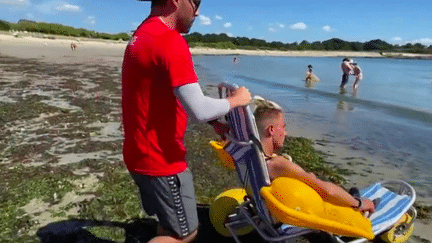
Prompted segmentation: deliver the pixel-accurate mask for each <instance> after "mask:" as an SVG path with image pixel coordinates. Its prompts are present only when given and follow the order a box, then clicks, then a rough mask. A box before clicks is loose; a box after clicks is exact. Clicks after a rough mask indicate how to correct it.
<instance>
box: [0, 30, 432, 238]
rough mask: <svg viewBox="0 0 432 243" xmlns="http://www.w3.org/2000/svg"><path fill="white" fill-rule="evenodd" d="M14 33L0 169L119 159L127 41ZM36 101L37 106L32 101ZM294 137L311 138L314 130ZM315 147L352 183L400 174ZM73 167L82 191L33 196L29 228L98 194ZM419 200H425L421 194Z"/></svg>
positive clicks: (1, 69) (0, 46)
mask: <svg viewBox="0 0 432 243" xmlns="http://www.w3.org/2000/svg"><path fill="white" fill-rule="evenodd" d="M18 36H19V37H15V36H14V35H13V34H12V33H9V32H4V33H1V32H0V60H1V62H0V74H1V76H0V87H1V90H0V101H1V102H2V103H4V104H5V105H4V107H3V108H4V109H13V110H16V111H17V112H16V117H7V118H4V120H1V122H2V123H0V128H2V132H0V140H1V141H3V142H2V144H0V149H2V151H3V152H2V153H3V155H2V157H0V165H1V166H2V169H11V170H16V168H18V167H17V165H16V164H17V162H21V163H22V165H23V166H24V168H26V167H38V166H43V165H55V166H59V167H60V166H62V165H67V164H73V163H79V162H82V161H85V160H87V161H91V160H95V161H97V160H104V161H106V162H108V163H121V161H122V154H121V146H122V132H121V108H120V104H121V86H120V71H121V63H122V59H123V52H124V48H125V47H126V44H127V43H126V42H118V41H117V42H116V41H97V40H89V39H84V38H65V37H62V38H56V39H50V38H43V36H36V35H33V34H30V33H21V34H18ZM71 42H73V43H75V44H77V49H76V50H75V51H73V50H71V48H70V44H71ZM191 52H192V54H193V55H269V56H270V55H271V56H317V57H327V56H332V57H345V56H346V57H377V58H378V57H382V55H381V54H379V53H375V52H325V51H287V52H282V51H249V50H215V49H207V48H193V49H191ZM407 56H412V55H408V54H407ZM415 57H418V56H415ZM197 74H198V76H199V77H200V80H201V81H200V82H201V85H202V86H203V87H204V89H205V90H206V92H208V93H210V94H212V95H214V94H215V90H216V89H215V85H217V83H215V82H214V80H209V79H206V77H205V71H204V70H197ZM33 103H38V104H42V105H41V106H32V104H33ZM23 107H26V108H23ZM22 109H27V111H29V114H27V113H26V114H23V112H24V111H25V110H22ZM101 111H103V112H101ZM298 135H302V136H304V137H307V138H310V139H312V140H314V139H315V138H314V137H313V134H298ZM315 147H316V149H317V150H319V151H322V152H324V153H326V154H328V156H327V158H326V160H328V161H329V162H330V163H333V164H338V165H339V166H340V167H341V168H345V169H349V170H351V171H353V172H354V174H352V175H349V176H346V179H347V180H348V184H349V185H350V186H351V185H355V186H359V187H362V186H366V185H369V184H370V183H372V182H374V181H379V180H382V179H386V178H388V177H391V178H403V176H402V175H401V174H400V173H402V172H400V171H398V170H397V168H394V167H390V166H388V165H385V164H380V163H379V162H377V161H372V160H369V159H367V158H364V157H363V156H362V154H361V152H359V154H353V151H350V150H349V149H348V148H345V147H343V146H340V145H338V144H328V143H325V142H318V143H317V144H316V146H315ZM14 149H15V152H16V150H18V149H21V150H22V151H23V152H22V153H21V155H20V156H16V154H15V155H14V153H13V152H11V151H13V150H14ZM12 155H14V156H16V157H14V156H12ZM371 167H373V168H374V169H373V172H372V170H371ZM3 173H7V171H4V172H3ZM71 173H73V174H74V175H76V176H80V178H81V179H79V180H76V182H75V183H76V185H79V188H80V189H79V190H78V191H77V192H74V193H71V194H68V195H67V196H66V197H64V198H66V199H67V200H69V201H67V202H66V201H61V202H57V203H47V202H42V201H38V200H32V201H31V203H30V204H28V205H25V206H24V207H23V210H24V211H25V214H24V215H27V216H31V217H33V218H34V219H36V220H37V222H39V224H38V226H37V227H36V226H35V227H30V226H29V227H30V228H31V230H30V232H32V233H33V234H34V233H36V231H37V230H38V228H39V227H42V226H45V225H47V224H49V223H52V222H56V221H59V220H64V219H67V217H68V216H70V215H74V214H76V212H77V210H78V209H77V208H75V207H72V208H71V209H70V210H69V211H68V212H67V213H66V214H65V215H57V216H53V215H52V214H50V213H49V211H50V210H51V211H52V210H56V209H59V208H62V207H65V206H66V205H69V203H71V202H73V203H76V204H78V203H80V202H82V201H85V200H90V199H92V198H94V197H96V195H95V194H92V193H89V192H92V191H93V189H94V187H95V186H96V184H97V183H98V181H99V179H98V176H101V175H100V174H98V173H100V172H98V171H97V170H93V169H77V170H75V171H72V172H71ZM54 197H56V196H54ZM54 200H55V199H54ZM418 201H419V202H421V203H424V204H428V202H425V201H422V198H418ZM428 206H430V205H428ZM430 227H431V226H430V220H429V221H428V220H417V221H416V226H415V230H414V233H413V236H412V237H411V238H410V240H409V241H408V242H432V232H431V231H430Z"/></svg>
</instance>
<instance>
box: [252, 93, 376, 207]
mask: <svg viewBox="0 0 432 243" xmlns="http://www.w3.org/2000/svg"><path fill="white" fill-rule="evenodd" d="M256 104H257V105H256V109H255V111H254V116H255V120H256V124H257V128H258V132H259V135H260V139H261V145H262V150H263V154H264V157H265V160H266V161H267V167H268V172H269V175H270V179H271V180H274V179H276V178H278V177H290V178H294V179H297V180H299V181H301V182H303V183H305V184H307V185H308V186H310V187H312V188H313V189H314V190H315V191H316V192H317V193H318V194H320V196H321V197H322V198H325V199H326V200H327V201H329V202H331V203H333V204H335V205H339V206H344V207H352V208H354V209H356V210H359V211H360V212H362V213H365V212H368V213H372V212H373V211H374V210H375V205H374V203H375V204H379V201H375V202H372V201H371V200H369V199H368V198H360V192H359V190H358V189H357V188H355V187H354V188H351V189H350V191H349V192H346V191H345V190H344V189H343V188H341V187H339V186H338V185H336V184H333V183H331V182H326V181H323V180H321V179H319V178H317V177H316V176H315V175H314V174H313V173H308V172H306V171H305V170H303V169H302V168H301V167H300V166H298V165H297V164H295V163H294V162H293V161H292V158H291V156H289V155H286V156H281V155H278V154H276V153H277V151H278V150H280V149H282V147H283V144H284V141H285V137H286V136H287V132H286V125H285V119H284V115H283V110H282V108H281V107H280V106H279V105H278V104H276V103H274V102H271V101H267V100H261V101H258V102H256Z"/></svg>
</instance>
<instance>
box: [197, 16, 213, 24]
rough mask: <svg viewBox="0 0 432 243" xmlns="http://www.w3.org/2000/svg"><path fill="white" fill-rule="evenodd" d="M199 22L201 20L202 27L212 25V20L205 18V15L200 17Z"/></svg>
mask: <svg viewBox="0 0 432 243" xmlns="http://www.w3.org/2000/svg"><path fill="white" fill-rule="evenodd" d="M199 20H200V23H201V24H202V25H211V24H212V22H211V19H210V18H209V17H206V16H204V15H200V16H199Z"/></svg>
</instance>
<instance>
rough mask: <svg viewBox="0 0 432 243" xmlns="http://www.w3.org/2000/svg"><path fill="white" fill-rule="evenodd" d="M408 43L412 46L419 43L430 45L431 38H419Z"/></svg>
mask: <svg viewBox="0 0 432 243" xmlns="http://www.w3.org/2000/svg"><path fill="white" fill-rule="evenodd" d="M409 42H410V43H413V44H416V43H420V44H422V45H432V39H431V38H420V39H416V40H412V41H409Z"/></svg>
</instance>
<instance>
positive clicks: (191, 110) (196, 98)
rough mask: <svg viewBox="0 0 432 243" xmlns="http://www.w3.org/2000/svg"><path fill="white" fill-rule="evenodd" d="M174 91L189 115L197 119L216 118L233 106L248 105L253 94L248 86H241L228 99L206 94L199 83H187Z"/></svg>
mask: <svg viewBox="0 0 432 243" xmlns="http://www.w3.org/2000/svg"><path fill="white" fill-rule="evenodd" d="M174 93H175V95H176V96H177V98H178V99H179V100H180V102H181V103H182V105H183V107H184V108H185V109H186V111H187V113H188V115H189V116H190V117H191V118H192V119H194V120H197V121H211V120H215V119H217V118H219V117H221V116H223V115H225V114H226V113H228V111H229V110H230V109H232V108H235V107H238V106H243V105H247V104H248V103H249V102H250V100H251V96H250V93H249V91H247V89H246V88H244V87H240V88H238V89H237V90H235V91H234V93H233V95H232V96H230V97H228V98H227V99H215V98H211V97H208V96H205V95H204V94H203V92H202V90H201V87H200V86H199V84H198V83H191V84H186V85H183V86H180V87H177V88H175V89H174Z"/></svg>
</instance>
